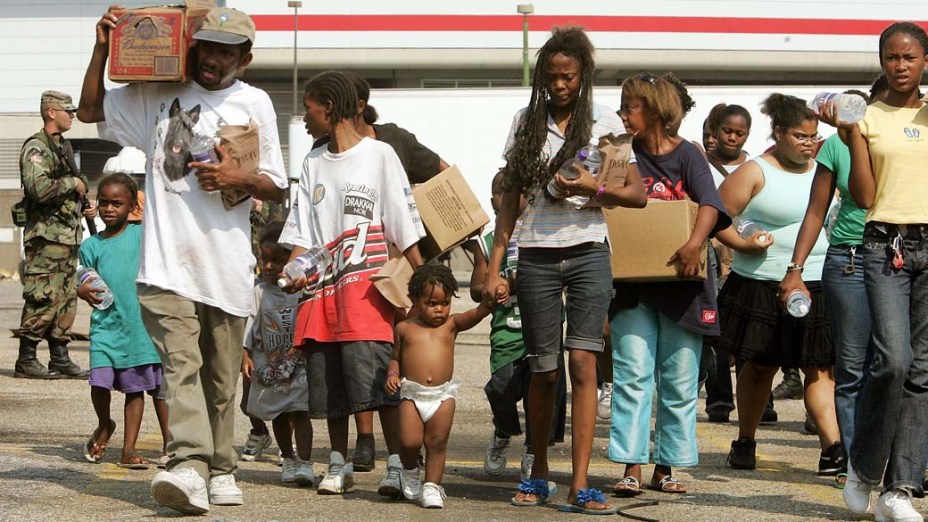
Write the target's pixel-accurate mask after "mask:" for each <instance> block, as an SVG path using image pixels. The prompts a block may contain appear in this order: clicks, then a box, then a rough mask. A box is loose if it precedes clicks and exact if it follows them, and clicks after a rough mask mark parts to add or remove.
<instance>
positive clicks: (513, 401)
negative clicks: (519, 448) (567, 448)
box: [483, 358, 567, 446]
mask: <svg viewBox="0 0 928 522" xmlns="http://www.w3.org/2000/svg"><path fill="white" fill-rule="evenodd" d="M563 360H564V359H563V358H561V359H560V361H563ZM531 377H532V374H531V371H529V368H528V362H527V361H526V360H525V358H522V359H519V360H518V361H513V362H511V363H509V364H506V365H504V366H502V367H500V369H498V370H496V371H495V372H493V374H492V375H491V376H490V380H489V381H487V384H486V385H485V386H484V387H483V391H484V393H486V395H487V400H488V401H489V402H490V411H492V412H493V426H494V427H495V428H496V436H497V437H502V438H506V439H508V438H510V437H513V436H515V435H521V434H522V425H521V424H520V422H519V402H522V406H523V409H524V411H525V445H526V446H531V445H532V431H531V422H530V421H529V414H530V411H531V409H530V408H529V407H528V384H529V381H531ZM554 401H555V402H554V415H553V416H552V417H551V435H550V437H549V439H548V445H553V444H554V443H555V442H564V430H565V426H566V424H567V372H566V371H565V370H564V368H563V367H561V368H558V376H557V395H556V396H555V399H554Z"/></svg>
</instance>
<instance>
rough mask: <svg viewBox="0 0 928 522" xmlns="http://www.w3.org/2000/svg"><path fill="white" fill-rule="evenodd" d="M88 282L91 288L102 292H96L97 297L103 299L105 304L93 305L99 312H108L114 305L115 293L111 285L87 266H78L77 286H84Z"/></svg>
mask: <svg viewBox="0 0 928 522" xmlns="http://www.w3.org/2000/svg"><path fill="white" fill-rule="evenodd" d="M88 280H90V288H92V289H94V290H100V291H99V292H95V293H96V296H97V297H99V298H100V299H103V302H101V303H98V304H95V305H93V307H94V308H96V309H98V310H106V309H107V308H109V307H110V306H112V305H113V292H112V291H111V290H110V287H109V285H107V284H106V281H104V280H103V278H102V277H100V274H98V273H97V271H96V270H94V269H93V268H90V267H86V266H80V265H78V266H77V284H78V285H83V284H84V283H86V282H87V281H88Z"/></svg>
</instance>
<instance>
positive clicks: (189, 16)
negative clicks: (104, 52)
mask: <svg viewBox="0 0 928 522" xmlns="http://www.w3.org/2000/svg"><path fill="white" fill-rule="evenodd" d="M185 3H186V6H180V7H145V8H141V9H127V10H124V11H116V12H115V14H116V16H117V17H119V21H117V22H116V27H114V28H113V29H112V30H111V31H110V42H109V47H110V50H109V53H110V54H109V79H110V80H111V81H114V82H120V83H131V82H182V81H184V80H186V79H187V78H188V76H189V71H188V65H189V64H188V55H189V51H190V47H191V46H192V45H193V40H192V38H191V37H192V36H193V34H194V33H195V32H196V31H197V29H199V27H200V25H201V24H202V23H203V18H204V17H205V16H206V13H208V12H209V10H210V9H212V8H214V7H216V2H215V0H187V1H186V2H185Z"/></svg>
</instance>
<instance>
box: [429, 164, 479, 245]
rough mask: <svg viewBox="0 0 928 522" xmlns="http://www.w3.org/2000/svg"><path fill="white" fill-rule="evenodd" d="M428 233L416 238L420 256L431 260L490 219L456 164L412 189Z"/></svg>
mask: <svg viewBox="0 0 928 522" xmlns="http://www.w3.org/2000/svg"><path fill="white" fill-rule="evenodd" d="M412 196H413V199H415V201H416V206H417V207H418V208H419V215H420V216H421V217H422V224H423V225H425V231H426V233H427V234H428V235H427V236H426V237H424V238H422V239H421V240H420V241H419V251H420V252H421V253H422V258H423V259H426V260H428V259H433V258H436V257H438V256H439V255H440V254H441V253H442V252H445V251H447V250H450V249H451V248H453V247H455V246H457V245H459V244H461V243H463V242H464V241H465V240H466V239H467V238H469V237H471V236H473V235H474V234H476V233H477V232H479V231H480V229H481V228H482V227H483V225H486V224H487V223H489V222H490V217H489V216H487V213H486V212H484V210H483V207H482V206H480V202H479V201H477V196H475V195H474V193H473V192H472V191H471V190H470V186H468V185H467V182H466V181H464V176H462V175H461V171H460V170H458V168H457V166H454V165H453V166H451V167H449V168H448V169H447V170H445V171H443V172H441V173H440V174H438V175H437V176H435V177H434V178H432V179H430V180H428V181H426V182H425V183H423V184H421V185H417V186H415V187H414V188H413V189H412Z"/></svg>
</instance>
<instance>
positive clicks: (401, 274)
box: [371, 244, 413, 308]
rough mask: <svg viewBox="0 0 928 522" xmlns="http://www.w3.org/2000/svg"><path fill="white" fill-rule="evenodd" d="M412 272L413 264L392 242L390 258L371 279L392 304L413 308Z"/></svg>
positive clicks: (398, 306)
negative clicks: (410, 285)
mask: <svg viewBox="0 0 928 522" xmlns="http://www.w3.org/2000/svg"><path fill="white" fill-rule="evenodd" d="M412 272H413V268H412V265H410V264H409V261H407V260H406V256H404V255H403V253H402V252H400V250H399V249H398V248H396V247H395V246H393V245H392V244H391V245H390V259H389V260H387V262H386V263H385V264H384V265H383V266H382V267H381V268H380V270H378V271H377V273H376V274H374V275H372V276H371V281H373V282H374V287H375V288H376V289H377V291H379V292H380V295H382V296H384V297H386V298H387V301H390V304H392V305H393V306H395V307H397V308H411V307H412V301H410V299H409V279H410V278H412Z"/></svg>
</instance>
